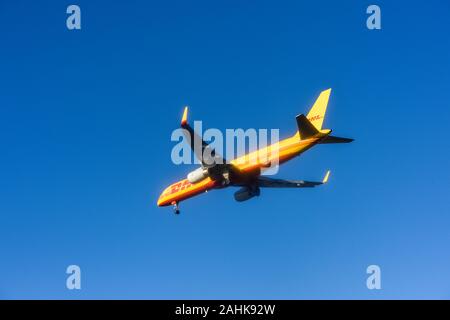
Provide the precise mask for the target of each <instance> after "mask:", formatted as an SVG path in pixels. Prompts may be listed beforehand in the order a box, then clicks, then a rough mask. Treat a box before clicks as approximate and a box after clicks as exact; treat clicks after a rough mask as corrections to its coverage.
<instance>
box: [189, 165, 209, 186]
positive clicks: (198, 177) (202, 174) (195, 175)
mask: <svg viewBox="0 0 450 320" xmlns="http://www.w3.org/2000/svg"><path fill="white" fill-rule="evenodd" d="M208 176H209V174H208V170H207V169H205V168H198V169H195V170H194V171H192V172H191V173H189V174H188V175H187V179H188V181H189V182H190V183H197V182H200V181H202V180H203V179H205V178H207V177H208Z"/></svg>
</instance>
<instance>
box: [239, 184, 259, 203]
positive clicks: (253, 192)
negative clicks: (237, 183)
mask: <svg viewBox="0 0 450 320" xmlns="http://www.w3.org/2000/svg"><path fill="white" fill-rule="evenodd" d="M259 194H260V189H259V187H256V186H254V187H242V188H241V189H239V190H238V191H236V192H235V193H234V199H235V200H236V201H239V202H242V201H246V200H248V199H251V198H253V197H254V196H259Z"/></svg>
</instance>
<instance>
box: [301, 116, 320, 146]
mask: <svg viewBox="0 0 450 320" xmlns="http://www.w3.org/2000/svg"><path fill="white" fill-rule="evenodd" d="M295 119H296V120H297V126H298V132H299V134H300V139H302V140H304V139H308V138H311V137H313V136H315V135H316V134H317V133H319V131H318V130H317V129H316V127H315V126H314V125H313V124H312V123H311V121H309V120H308V119H307V118H306V117H305V115H304V114H300V115H298V116H297V117H296V118H295Z"/></svg>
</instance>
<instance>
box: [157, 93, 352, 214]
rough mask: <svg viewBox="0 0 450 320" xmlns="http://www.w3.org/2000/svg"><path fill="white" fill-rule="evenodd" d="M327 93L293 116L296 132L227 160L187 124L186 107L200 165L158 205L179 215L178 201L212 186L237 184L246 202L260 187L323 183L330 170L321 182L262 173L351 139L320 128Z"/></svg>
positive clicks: (187, 132)
mask: <svg viewBox="0 0 450 320" xmlns="http://www.w3.org/2000/svg"><path fill="white" fill-rule="evenodd" d="M330 93H331V89H327V90H325V91H322V92H321V93H320V95H319V97H318V98H317V100H316V102H315V103H314V105H313V107H312V108H311V110H310V111H309V113H308V115H307V116H305V115H304V114H300V115H298V116H297V117H296V120H297V126H298V131H297V132H296V133H295V134H294V135H293V136H291V137H289V138H287V139H284V140H281V141H279V142H277V143H274V144H271V145H269V146H266V147H264V148H261V149H259V150H256V151H253V152H250V153H248V154H246V155H243V156H241V157H238V158H236V159H234V160H232V161H230V162H227V161H226V160H225V159H224V158H223V157H221V156H220V155H218V154H217V153H215V151H214V150H211V148H210V147H209V145H208V144H207V143H206V142H205V141H203V140H202V139H201V138H200V137H199V136H198V135H197V133H196V132H195V131H194V130H193V129H192V127H191V126H190V125H189V124H188V123H187V112H188V108H187V107H186V108H185V109H184V113H183V117H182V120H181V127H182V128H183V129H185V130H183V133H184V134H185V136H186V138H188V141H190V142H191V148H192V150H193V151H194V153H195V155H196V157H197V158H198V159H199V160H201V167H200V168H198V169H196V170H194V171H192V172H191V173H189V174H188V175H187V178H186V179H183V180H181V181H178V182H176V183H174V184H172V185H170V186H169V187H167V188H166V189H165V190H164V191H163V192H162V194H161V195H160V197H159V199H158V202H157V205H158V206H168V205H172V206H173V208H174V212H175V213H177V214H178V213H179V212H180V211H179V207H178V204H179V202H180V201H183V200H186V199H188V198H191V197H193V196H196V195H198V194H201V193H204V192H207V191H209V190H211V189H219V188H224V187H228V186H236V187H240V189H239V190H238V191H237V192H236V193H235V194H234V198H235V200H236V201H246V200H248V199H250V198H253V197H254V196H259V194H260V188H311V187H315V186H318V185H321V184H324V183H326V182H327V181H328V177H329V175H330V171H327V173H326V174H325V177H324V178H323V180H322V181H320V182H314V181H304V180H282V179H274V178H269V177H267V176H262V175H261V174H262V173H263V172H264V171H265V170H266V169H267V168H268V167H269V164H271V163H279V164H281V163H283V162H286V161H288V160H290V159H292V158H294V157H296V156H298V155H300V154H301V153H303V152H305V151H306V150H308V149H310V148H311V147H313V146H314V145H316V144H324V143H348V142H352V141H353V139H349V138H340V137H335V136H332V135H330V133H331V130H330V129H322V123H323V120H324V117H325V112H326V109H327V105H328V100H329V97H330ZM195 139H200V140H199V141H201V148H198V147H197V148H196V147H195V145H194V141H195Z"/></svg>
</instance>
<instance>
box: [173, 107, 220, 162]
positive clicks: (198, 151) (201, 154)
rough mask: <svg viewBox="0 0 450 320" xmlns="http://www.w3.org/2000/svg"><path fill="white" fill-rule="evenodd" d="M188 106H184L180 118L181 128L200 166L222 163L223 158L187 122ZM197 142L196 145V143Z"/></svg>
mask: <svg viewBox="0 0 450 320" xmlns="http://www.w3.org/2000/svg"><path fill="white" fill-rule="evenodd" d="M187 114H188V107H185V108H184V113H183V118H182V119H181V128H183V129H184V130H183V134H184V135H185V137H186V138H187V139H188V141H190V144H191V149H192V151H193V152H194V154H195V156H196V157H197V159H198V160H200V161H201V163H202V166H204V167H209V166H213V165H215V164H224V163H225V159H224V158H223V157H222V156H220V155H219V154H217V153H216V151H215V150H214V149H212V148H211V147H210V146H209V145H208V143H206V142H205V141H204V140H203V139H202V137H200V136H199V135H198V134H197V133H196V132H195V131H194V129H193V128H192V127H191V126H190V125H189V124H188V122H187ZM196 144H197V145H196Z"/></svg>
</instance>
